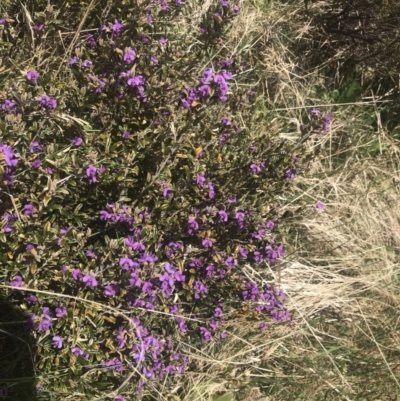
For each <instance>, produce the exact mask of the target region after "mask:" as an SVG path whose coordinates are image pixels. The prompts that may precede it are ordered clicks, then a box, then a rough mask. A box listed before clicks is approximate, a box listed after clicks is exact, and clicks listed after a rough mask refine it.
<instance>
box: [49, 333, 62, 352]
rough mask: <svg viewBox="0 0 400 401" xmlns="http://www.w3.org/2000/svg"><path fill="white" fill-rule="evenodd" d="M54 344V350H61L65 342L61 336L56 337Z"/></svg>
mask: <svg viewBox="0 0 400 401" xmlns="http://www.w3.org/2000/svg"><path fill="white" fill-rule="evenodd" d="M52 344H53V347H54V348H59V349H60V348H62V346H63V340H62V338H61V337H60V336H54V337H53V342H52Z"/></svg>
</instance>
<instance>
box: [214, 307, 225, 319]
mask: <svg viewBox="0 0 400 401" xmlns="http://www.w3.org/2000/svg"><path fill="white" fill-rule="evenodd" d="M222 315H223V312H222V309H221V308H220V307H217V308H215V309H214V316H215V317H221V316H222Z"/></svg>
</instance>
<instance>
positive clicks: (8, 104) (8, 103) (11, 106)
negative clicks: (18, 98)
mask: <svg viewBox="0 0 400 401" xmlns="http://www.w3.org/2000/svg"><path fill="white" fill-rule="evenodd" d="M16 106H17V103H15V102H14V100H9V99H6V100H5V101H4V103H3V104H2V105H1V108H2V109H3V110H4V111H6V112H8V114H11V113H12V112H13V111H15V107H16Z"/></svg>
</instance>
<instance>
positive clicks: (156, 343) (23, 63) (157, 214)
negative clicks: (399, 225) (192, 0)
mask: <svg viewBox="0 0 400 401" xmlns="http://www.w3.org/2000/svg"><path fill="white" fill-rule="evenodd" d="M44 3H45V2H41V1H38V2H35V3H34V4H32V5H29V7H31V8H30V9H27V8H25V7H24V8H23V9H22V10H21V9H18V10H17V9H13V7H14V8H15V7H16V4H14V3H12V4H10V8H9V11H8V12H9V15H15V18H14V19H12V20H11V19H9V18H8V17H6V18H5V19H4V20H2V21H1V26H2V35H3V42H2V43H3V44H2V46H3V47H2V50H1V53H2V54H1V56H2V58H3V60H4V66H3V69H2V71H1V72H0V74H1V78H0V79H1V82H2V92H1V104H2V113H3V117H4V118H3V119H2V121H1V122H0V130H1V142H2V145H1V151H2V152H1V153H0V155H2V157H1V174H2V175H3V180H2V184H1V191H2V192H1V204H0V207H1V215H2V216H3V217H2V223H1V224H2V230H1V231H2V232H1V233H0V241H1V244H2V245H1V248H2V249H1V250H2V252H1V253H0V258H1V265H2V266H3V283H4V284H5V287H7V285H8V284H9V287H8V289H7V290H6V294H7V296H8V297H9V299H12V300H14V301H16V302H17V303H18V304H19V305H20V308H22V309H23V310H24V311H26V312H27V313H29V317H28V323H29V325H30V329H31V330H32V332H33V335H34V336H35V338H36V341H37V346H36V356H35V358H36V360H35V362H36V365H37V367H38V369H39V371H40V372H41V381H40V383H39V389H41V392H40V394H42V395H41V399H49V398H48V397H49V396H52V397H53V398H51V399H54V397H55V395H54V394H52V392H54V393H55V394H56V395H61V396H62V397H63V398H65V397H67V396H68V395H69V396H71V397H74V398H73V399H77V398H78V397H83V398H84V399H92V398H93V397H98V396H100V395H101V396H102V397H104V392H107V395H108V396H109V397H111V398H115V399H119V400H121V399H123V396H128V395H129V394H133V396H132V397H133V398H132V399H137V398H138V397H139V395H140V394H141V396H143V397H144V398H145V399H153V397H154V396H155V397H157V394H158V396H160V397H161V394H162V395H163V396H166V395H167V394H169V392H170V391H171V389H173V388H174V387H176V385H177V382H178V381H179V377H180V375H181V374H183V373H184V372H185V371H187V370H189V369H190V368H191V366H192V365H191V363H192V361H191V360H190V359H189V358H188V357H187V356H186V355H185V344H189V345H190V346H195V347H201V346H202V345H203V344H205V343H208V342H210V341H213V342H215V344H218V343H219V342H221V341H223V340H224V338H226V337H227V336H228V334H229V333H228V331H227V329H226V328H227V327H229V316H230V314H231V313H233V312H234V311H235V310H237V309H238V308H240V307H241V306H242V305H243V304H246V305H248V308H247V310H248V312H247V315H248V317H249V318H255V319H259V320H260V321H261V322H262V324H261V328H263V327H265V322H264V323H263V321H264V320H268V319H273V320H289V319H290V312H289V311H288V310H287V309H286V307H285V304H284V301H283V300H284V298H285V294H284V293H283V291H282V290H280V289H278V288H274V287H273V286H272V285H271V284H266V285H265V286H264V287H263V288H259V287H257V285H256V284H255V283H253V282H251V280H249V279H248V278H246V277H244V275H243V273H242V272H241V266H243V264H244V263H246V262H247V261H251V263H252V264H254V266H255V267H256V268H262V267H263V266H264V265H265V263H269V264H274V263H275V262H276V260H277V259H278V258H280V257H282V256H283V254H284V250H283V246H282V238H280V235H279V230H276V228H274V226H275V223H277V220H278V216H279V196H280V195H281V194H283V193H284V192H285V191H287V190H290V187H291V183H292V181H293V179H294V178H295V176H296V174H299V173H300V172H301V171H302V170H303V169H304V168H305V167H306V166H307V163H308V162H309V161H310V160H311V158H312V154H305V153H304V151H303V150H302V147H301V146H300V145H299V146H295V145H293V144H288V143H286V142H283V141H282V140H280V139H279V137H277V136H276V135H275V136H274V135H272V134H268V133H267V134H265V133H263V132H262V131H261V130H262V125H263V124H264V122H263V121H262V120H259V119H257V118H254V116H255V115H256V111H257V109H258V108H259V107H260V104H261V103H262V102H263V99H262V97H260V96H258V92H257V88H256V87H254V88H253V89H251V90H250V91H249V86H248V85H251V84H252V83H253V82H255V78H257V74H260V72H259V71H257V69H247V68H246V67H245V66H244V65H245V64H246V57H245V56H243V55H241V54H233V55H231V54H229V53H228V49H226V48H224V47H223V43H224V35H225V34H226V32H227V30H228V28H229V25H230V24H232V23H233V22H234V19H235V15H236V14H237V13H238V12H240V10H239V9H238V8H237V7H233V6H232V5H227V2H224V1H221V2H217V3H215V4H212V5H211V6H210V9H209V10H208V12H207V13H206V14H205V15H204V18H203V21H202V26H201V29H200V31H197V30H194V29H190V25H189V24H186V27H185V29H181V26H183V24H184V23H185V21H187V18H186V13H190V8H189V7H188V9H185V8H184V5H183V4H181V3H183V2H181V1H179V0H175V1H170V2H166V1H160V2H157V3H155V2H134V1H126V2H121V3H120V4H117V5H115V4H112V2H109V4H108V5H107V7H106V8H105V9H104V10H100V9H96V8H93V9H92V8H90V6H89V8H87V11H86V12H85V13H83V10H82V11H79V7H76V8H74V7H75V6H76V5H77V4H75V2H69V6H70V8H69V9H68V8H65V7H67V5H65V4H63V5H60V6H59V8H57V7H56V6H54V7H47V8H46V7H45V4H44ZM138 3H140V4H138ZM63 7H64V8H63ZM75 9H76V10H78V12H77V14H74V12H73V11H72V10H75ZM14 11H15V12H14ZM62 16H63V19H62V20H61V17H62ZM67 23H68V26H69V29H73V32H72V34H71V32H66V29H65V28H64V25H65V24H67ZM58 32H64V33H65V35H63V34H62V33H60V35H61V39H59V40H58V39H56V38H57V33H58ZM86 32H90V33H89V34H87V33H86ZM27 55H29V57H30V58H27ZM239 116H240V118H241V119H240V120H239ZM325 128H326V127H325ZM5 287H4V286H3V288H5ZM11 287H12V288H13V289H11ZM147 396H148V398H146V397H147Z"/></svg>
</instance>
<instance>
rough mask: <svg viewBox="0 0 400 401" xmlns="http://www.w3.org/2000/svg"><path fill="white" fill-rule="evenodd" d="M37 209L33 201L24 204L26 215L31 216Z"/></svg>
mask: <svg viewBox="0 0 400 401" xmlns="http://www.w3.org/2000/svg"><path fill="white" fill-rule="evenodd" d="M34 211H35V206H33V205H32V203H27V204H26V205H24V214H25V215H26V216H31V215H32V214H33V213H34Z"/></svg>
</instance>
